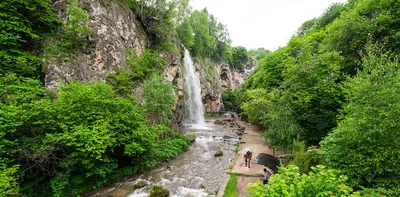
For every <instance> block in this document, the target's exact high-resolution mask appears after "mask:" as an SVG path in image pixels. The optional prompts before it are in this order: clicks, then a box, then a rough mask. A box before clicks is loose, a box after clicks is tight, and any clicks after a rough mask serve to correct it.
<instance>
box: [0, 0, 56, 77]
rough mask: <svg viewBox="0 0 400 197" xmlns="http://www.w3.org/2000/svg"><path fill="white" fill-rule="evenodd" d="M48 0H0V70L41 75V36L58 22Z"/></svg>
mask: <svg viewBox="0 0 400 197" xmlns="http://www.w3.org/2000/svg"><path fill="white" fill-rule="evenodd" d="M59 24H60V22H59V20H58V19H57V15H56V12H55V9H54V8H53V7H52V6H51V4H50V1H49V0H31V1H20V0H2V1H1V2H0V30H1V31H0V74H6V73H15V74H18V75H21V76H25V77H38V76H40V75H41V60H40V58H39V56H38V55H39V54H40V52H41V51H40V50H38V49H40V45H41V42H40V41H41V39H42V38H43V35H44V34H48V33H51V32H52V31H53V30H55V29H56V28H57V27H58V26H59Z"/></svg>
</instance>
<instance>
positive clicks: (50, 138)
mask: <svg viewBox="0 0 400 197" xmlns="http://www.w3.org/2000/svg"><path fill="white" fill-rule="evenodd" d="M144 2H145V1H134V2H133V1H122V0H121V1H119V3H124V5H129V6H131V8H140V9H141V11H140V12H139V11H137V14H138V15H139V17H142V18H141V19H142V22H143V23H144V25H145V28H146V31H148V33H149V36H150V40H151V41H152V42H154V43H151V45H152V47H153V48H159V47H160V48H162V47H164V46H168V43H172V45H173V46H174V47H175V42H174V39H172V38H171V36H170V31H165V28H167V29H172V30H173V28H174V26H175V21H174V20H172V17H176V16H177V15H178V14H176V12H178V11H179V10H185V5H184V4H185V1H164V2H162V1H157V2H156V3H155V4H142V3H144ZM159 3H163V4H159ZM166 4H168V6H169V7H168V6H166V7H165V6H164V5H166ZM137 5H141V6H139V7H137ZM83 6H84V5H82V4H81V3H79V2H78V1H76V0H69V1H67V8H66V12H65V14H66V21H65V23H64V25H61V22H60V21H59V20H58V18H57V15H56V12H55V9H54V8H53V7H52V6H51V2H50V1H47V0H33V1H13V0H6V1H2V2H1V3H0V9H1V14H0V21H1V24H0V26H1V29H2V30H3V31H0V40H2V42H1V45H0V47H1V48H0V50H1V51H0V64H1V68H0V196H9V195H17V196H79V195H81V194H82V192H84V191H87V190H92V189H95V188H98V187H100V186H102V185H103V184H104V183H106V182H108V181H112V180H115V179H117V178H119V177H121V176H126V175H132V174H135V173H138V172H140V171H143V170H146V169H149V168H154V167H155V166H156V165H157V164H159V163H160V162H165V161H168V160H169V159H171V158H173V157H174V156H176V155H177V154H178V153H180V152H181V151H183V150H184V149H185V148H186V147H187V146H188V143H189V141H190V140H193V139H188V138H187V137H185V136H182V135H180V134H178V133H176V132H175V131H173V130H172V129H171V128H170V127H171V118H172V109H173V105H174V104H175V101H176V96H175V92H174V89H173V87H172V85H171V83H169V82H166V81H164V80H162V78H161V77H160V76H159V75H160V74H161V73H162V72H163V69H164V64H165V62H164V60H163V59H162V58H160V56H159V54H158V52H156V51H151V50H145V51H143V53H141V55H140V56H136V55H135V54H136V53H135V52H134V51H131V50H128V51H127V65H128V66H127V68H126V69H121V70H120V72H118V73H116V74H114V75H111V76H109V78H108V82H109V84H110V85H107V84H104V83H103V82H91V83H80V82H71V83H69V84H65V85H63V86H61V87H59V89H57V90H46V89H45V88H44V87H43V84H42V82H41V81H40V79H41V78H38V76H40V75H43V73H41V72H42V69H41V64H42V59H41V57H39V55H42V57H44V58H43V60H45V61H47V60H49V59H51V60H53V61H54V60H55V61H73V59H74V58H73V57H74V55H75V54H78V53H86V52H87V50H88V49H90V45H91V43H90V39H89V37H90V36H91V34H92V29H91V27H90V21H89V15H88V13H87V12H86V10H85V9H84V7H83ZM134 6H136V7H134ZM160 6H161V7H160ZM186 6H187V5H186ZM159 8H163V9H159ZM149 9H151V10H149ZM154 11H157V12H154ZM152 14H159V17H160V19H162V20H155V21H151V20H152V19H154V18H153V16H155V15H152ZM163 14H167V15H165V17H164V15H163ZM173 14H175V15H173ZM149 20H150V21H149ZM171 24H173V25H172V26H171ZM155 27H157V28H156V29H154V28H155ZM154 36H155V37H154ZM170 38H171V39H170ZM144 82H146V83H144ZM143 83H144V85H143V92H142V93H143V94H142V96H143V100H144V102H143V103H142V105H139V104H138V102H137V101H136V100H135V99H134V98H137V97H136V96H137V95H134V93H135V92H134V90H135V88H136V87H137V86H138V85H141V84H143Z"/></svg>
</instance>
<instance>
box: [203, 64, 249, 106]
mask: <svg viewBox="0 0 400 197" xmlns="http://www.w3.org/2000/svg"><path fill="white" fill-rule="evenodd" d="M196 67H197V70H198V71H199V75H200V81H201V89H202V90H201V92H202V97H203V104H204V109H205V111H206V112H218V111H220V110H222V109H224V105H223V103H222V92H223V91H224V90H226V89H231V90H234V89H239V88H241V85H242V84H243V83H244V77H245V75H244V74H245V73H244V72H238V71H236V70H231V68H230V66H229V64H228V63H226V62H220V63H214V62H212V61H210V60H208V59H206V60H204V61H203V62H201V63H197V64H196Z"/></svg>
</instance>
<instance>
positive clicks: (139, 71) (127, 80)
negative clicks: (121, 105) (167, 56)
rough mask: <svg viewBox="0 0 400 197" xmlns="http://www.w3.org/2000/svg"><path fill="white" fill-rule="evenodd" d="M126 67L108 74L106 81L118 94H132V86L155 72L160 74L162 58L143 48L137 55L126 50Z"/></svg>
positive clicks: (162, 67) (162, 63)
mask: <svg viewBox="0 0 400 197" xmlns="http://www.w3.org/2000/svg"><path fill="white" fill-rule="evenodd" d="M126 63H127V67H126V68H124V69H121V70H120V71H119V72H118V73H116V74H112V75H109V76H108V81H109V83H110V84H112V85H113V87H114V89H115V90H116V91H117V93H118V94H120V95H125V96H129V95H132V94H134V91H135V89H134V87H136V86H137V85H139V84H140V83H142V82H143V81H144V80H147V79H149V78H150V76H153V75H155V74H160V73H161V71H163V69H164V66H163V65H164V60H163V59H162V58H160V57H158V56H157V53H156V52H154V51H151V50H145V51H144V52H143V54H142V55H141V56H139V57H137V56H136V55H135V54H134V51H132V50H128V51H127V58H126Z"/></svg>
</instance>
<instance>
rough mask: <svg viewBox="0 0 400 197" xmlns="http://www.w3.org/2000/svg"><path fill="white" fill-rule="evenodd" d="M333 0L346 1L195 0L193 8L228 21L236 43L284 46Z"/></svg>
mask: <svg viewBox="0 0 400 197" xmlns="http://www.w3.org/2000/svg"><path fill="white" fill-rule="evenodd" d="M334 2H341V3H345V2H347V0H192V2H191V5H192V7H193V9H197V10H201V9H203V8H204V7H207V9H208V12H209V13H211V14H213V15H214V16H216V17H217V19H218V21H219V22H221V23H223V24H226V25H227V26H228V30H229V33H230V37H231V39H232V41H233V42H232V45H233V46H244V47H246V48H247V49H255V48H260V47H264V48H266V49H269V50H271V51H274V50H276V49H278V48H279V47H281V46H285V45H286V44H287V42H288V41H289V39H290V38H291V37H292V35H293V34H294V33H295V32H296V30H297V29H298V28H299V27H300V26H301V24H303V23H304V22H305V21H307V20H310V19H313V18H315V17H318V16H320V15H321V14H322V13H323V12H324V11H325V9H326V8H328V7H329V6H330V5H331V4H332V3H334Z"/></svg>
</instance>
